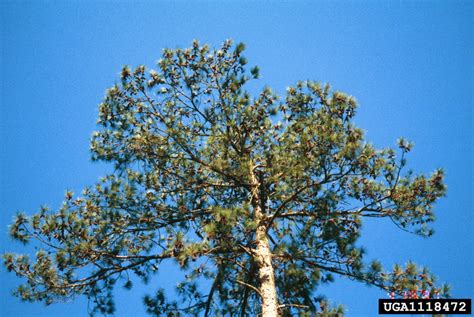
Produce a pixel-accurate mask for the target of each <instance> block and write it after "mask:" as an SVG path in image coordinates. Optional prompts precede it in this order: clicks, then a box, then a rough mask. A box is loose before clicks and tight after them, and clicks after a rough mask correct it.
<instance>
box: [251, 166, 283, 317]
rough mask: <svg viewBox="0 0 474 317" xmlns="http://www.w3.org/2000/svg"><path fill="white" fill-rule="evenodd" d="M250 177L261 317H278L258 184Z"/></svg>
mask: <svg viewBox="0 0 474 317" xmlns="http://www.w3.org/2000/svg"><path fill="white" fill-rule="evenodd" d="M251 176H252V182H253V186H252V205H253V206H252V207H253V209H254V217H255V220H256V222H257V224H258V226H257V229H256V232H255V240H256V247H255V250H254V251H255V263H256V264H257V269H258V279H259V282H260V285H259V291H260V296H261V297H262V317H278V300H277V294H276V285H275V273H274V271H273V265H272V252H271V250H270V243H269V241H268V236H267V229H266V226H265V221H264V220H265V219H264V218H265V215H264V214H263V211H262V207H261V199H260V198H261V197H260V190H259V189H260V186H261V185H262V184H260V182H259V180H257V178H256V177H255V174H254V171H253V170H252V171H251Z"/></svg>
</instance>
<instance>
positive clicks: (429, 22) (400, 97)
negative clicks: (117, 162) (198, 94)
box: [0, 1, 474, 317]
mask: <svg viewBox="0 0 474 317" xmlns="http://www.w3.org/2000/svg"><path fill="white" fill-rule="evenodd" d="M191 3H192V4H191ZM0 11H1V20H0V21H1V22H0V23H1V70H0V72H1V104H0V133H1V139H0V241H1V247H0V252H5V251H7V250H8V251H11V250H18V251H20V250H22V248H21V246H20V245H18V244H16V243H13V242H12V241H11V239H10V238H9V237H8V236H7V225H8V224H9V223H10V222H11V219H12V216H13V215H14V214H15V212H17V211H18V210H24V211H26V212H27V213H33V212H35V211H37V209H38V207H39V206H40V205H41V204H48V205H49V206H51V207H54V208H56V207H58V206H59V205H60V203H61V201H62V198H63V194H64V191H65V190H66V189H72V190H74V191H76V192H79V191H80V190H81V188H83V187H84V186H86V185H89V184H92V183H94V182H95V181H96V180H97V179H98V177H99V176H101V175H103V174H105V173H106V172H107V171H108V170H109V168H108V167H107V166H105V165H101V164H97V163H92V162H91V161H90V156H89V150H88V148H89V137H90V135H91V133H92V132H93V131H94V129H96V126H95V120H96V116H97V105H98V104H99V102H100V101H101V99H102V97H103V95H104V91H105V89H106V88H108V87H109V86H111V85H112V84H114V82H115V81H117V80H118V74H119V72H120V69H121V66H122V65H123V64H130V65H138V64H142V63H144V64H146V65H151V66H152V65H154V62H155V61H156V60H157V59H158V58H159V57H160V54H161V50H162V48H164V47H172V48H174V47H177V46H187V45H190V44H191V41H192V39H194V38H197V39H199V40H200V41H202V42H207V43H209V44H211V45H219V44H220V43H221V42H222V41H223V40H224V39H226V38H233V39H235V40H236V41H243V42H245V43H246V44H247V47H248V50H247V53H246V56H247V57H248V59H249V61H250V64H251V65H255V64H257V65H259V66H260V68H261V74H262V78H261V80H260V85H261V86H263V85H270V86H271V87H273V88H274V90H275V91H277V92H280V93H282V94H283V92H284V89H285V88H286V87H287V86H289V85H292V84H294V83H295V82H296V81H297V80H299V79H314V80H318V81H322V82H326V81H327V82H330V83H331V84H332V86H333V87H334V88H335V89H338V90H342V91H345V92H347V93H349V94H352V95H354V96H355V97H356V98H357V99H358V101H359V103H360V108H359V112H358V116H357V118H356V122H357V123H358V125H359V126H360V127H362V128H363V129H364V130H365V131H366V134H367V138H368V140H371V141H373V142H374V143H375V144H376V145H377V146H379V147H385V146H392V145H394V144H395V140H396V139H397V138H398V137H400V136H405V137H406V138H408V139H410V140H413V141H414V142H415V148H414V151H413V152H412V153H411V155H410V156H409V158H408V159H409V166H410V167H411V168H413V169H414V170H416V171H419V172H426V173H428V172H431V171H432V170H433V169H435V168H437V167H444V169H445V170H446V175H447V185H448V194H447V197H446V198H444V199H442V200H441V201H440V202H439V204H437V206H436V211H437V215H438V220H437V222H436V224H435V229H436V233H435V235H434V236H433V237H432V238H431V239H422V238H419V237H416V236H413V235H409V234H407V233H404V232H401V231H399V230H397V229H396V228H394V227H393V225H391V224H389V223H385V222H373V223H367V224H366V226H365V228H364V233H363V238H362V239H361V243H362V244H364V245H365V246H366V247H367V250H368V258H378V259H380V260H381V261H382V263H383V264H384V265H386V266H391V264H392V263H395V262H399V263H404V262H406V261H407V260H409V259H413V260H415V261H416V262H418V263H420V264H423V265H427V266H429V267H430V268H431V269H432V271H433V272H435V273H436V274H437V275H438V276H439V279H440V281H446V282H449V283H450V284H451V285H452V287H453V295H454V296H455V297H473V295H474V294H473V290H474V286H473V277H472V276H473V275H474V274H473V273H474V272H473V268H474V263H473V247H472V245H473V242H474V236H473V230H474V225H473V200H472V197H473V190H472V186H473V181H472V172H473V171H472V167H473V127H472V120H473V112H472V109H473V98H472V97H473V96H472V94H473V82H472V73H473V65H472V58H473V56H474V55H473V43H472V41H473V40H472V39H473V34H472V33H473V21H472V14H473V5H472V3H471V2H469V1H464V2H460V1H442V2H441V1H417V2H414V1H410V2H409V1H379V2H378V1H372V2H361V1H357V2H356V1H335V2H333V1H323V2H321V1H320V2H313V1H311V2H310V1H307V2H276V1H275V2H269V1H267V2H259V3H253V2H245V1H244V2H240V1H239V2H237V1H236V2H230V1H224V2H217V1H215V2H213V1H208V2H199V1H198V2H194V1H193V2H191V1H190V2H184V1H183V2H181V1H178V2H159V3H155V2H152V1H147V2H131V1H130V2H126V3H119V2H118V1H117V2H111V1H104V2H85V1H80V2H72V1H63V2H59V1H36V2H33V1H17V2H9V1H2V2H1V4H0ZM165 271H166V270H165ZM175 273H176V272H175V271H174V270H173V269H170V270H168V271H167V274H161V275H159V276H158V278H157V279H154V280H153V281H152V285H151V286H149V287H147V288H140V287H138V288H134V289H133V291H131V292H127V291H124V290H120V291H118V292H117V314H116V315H117V316H130V315H131V314H132V313H133V314H134V315H135V316H142V315H145V312H144V310H143V308H142V305H141V297H142V296H143V294H144V293H145V291H146V290H149V289H153V287H154V286H168V287H172V286H173V285H174V284H175V283H176V280H177V279H176V277H175ZM0 280H1V285H0V298H1V300H0V315H1V316H69V317H74V316H84V315H86V307H87V303H86V301H85V300H84V299H82V298H78V299H77V300H76V301H74V302H71V303H65V304H58V305H53V306H51V307H45V306H43V305H42V304H29V303H21V302H20V301H19V300H18V299H16V298H14V297H12V296H10V293H11V291H12V289H13V287H14V286H15V285H17V284H18V282H19V280H18V279H17V278H15V277H14V276H13V275H12V274H7V273H6V271H5V269H4V268H3V266H2V267H1V268H0ZM321 293H323V294H326V295H328V297H329V298H330V299H331V300H332V301H333V302H334V303H344V304H346V307H347V310H348V313H347V315H348V316H371V315H375V312H376V309H377V308H376V303H377V298H379V297H385V296H386V294H384V293H382V292H380V291H378V290H377V289H375V288H367V287H366V286H364V285H361V284H357V283H356V282H348V281H345V280H341V281H338V282H336V283H334V284H333V285H331V286H329V287H325V288H322V289H321Z"/></svg>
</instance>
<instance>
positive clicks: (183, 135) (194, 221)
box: [4, 40, 447, 317]
mask: <svg viewBox="0 0 474 317" xmlns="http://www.w3.org/2000/svg"><path fill="white" fill-rule="evenodd" d="M244 49H245V46H244V44H238V45H233V44H232V42H231V41H230V40H228V41H225V42H224V44H223V45H222V46H221V47H220V48H219V49H214V50H211V49H210V48H209V47H208V46H207V45H200V44H199V43H198V42H197V41H194V42H193V45H192V47H190V48H186V49H179V48H178V49H174V50H171V49H165V50H164V51H163V57H162V59H160V60H159V61H158V70H156V71H155V70H149V71H148V70H147V69H146V68H145V66H138V67H136V68H135V69H134V70H132V69H130V68H129V67H124V68H123V70H122V73H121V82H120V84H117V85H115V86H113V87H112V88H110V89H109V90H108V91H107V94H106V97H105V99H104V101H103V103H101V104H100V107H99V120H98V123H99V125H100V127H101V128H100V131H98V132H95V133H94V134H93V137H92V140H91V152H92V157H93V159H94V160H99V161H106V162H111V163H113V164H114V166H115V172H114V173H112V174H111V175H108V176H106V177H104V178H103V179H101V180H100V181H99V182H98V183H97V184H96V185H94V186H91V187H90V188H86V189H85V190H84V191H83V192H82V194H81V195H79V196H75V195H74V194H73V193H71V192H67V193H66V197H65V200H64V203H63V205H62V207H61V208H59V210H57V211H54V212H52V211H50V210H48V209H47V208H42V209H41V210H40V211H39V212H38V213H37V214H35V215H33V216H29V217H27V216H25V215H23V214H19V215H18V216H17V218H16V220H15V221H14V223H13V224H12V225H11V228H10V232H11V235H12V237H13V238H15V239H17V240H19V241H22V242H24V243H27V242H29V241H30V240H35V241H36V242H35V243H39V245H40V246H41V249H40V251H39V252H38V253H37V254H36V257H35V259H34V260H30V259H29V258H28V256H27V255H19V254H13V253H8V254H5V255H4V262H5V265H6V267H7V269H8V270H9V271H13V272H15V273H16V274H17V275H18V276H21V277H23V278H25V279H26V282H25V284H24V285H21V286H20V287H18V289H17V290H16V295H18V296H19V297H20V298H21V299H23V300H28V301H44V302H45V303H47V304H50V303H53V302H55V301H58V300H62V299H64V298H71V297H74V296H76V295H79V294H82V295H85V296H87V297H88V298H89V299H90V301H91V302H92V303H93V304H94V309H93V310H92V311H91V313H96V312H100V313H104V314H108V313H113V312H114V302H113V298H112V293H113V288H114V286H115V285H116V284H117V283H120V284H122V283H123V285H124V286H125V287H126V288H131V287H132V282H131V280H130V274H129V273H132V272H133V273H134V274H136V275H137V276H138V277H140V278H141V279H142V280H143V281H144V282H147V281H149V280H150V278H151V277H152V275H153V274H155V272H157V270H159V268H160V265H161V264H162V263H163V262H164V261H169V260H171V261H172V260H174V261H175V262H176V264H177V265H178V266H179V267H180V268H181V269H182V270H183V271H185V273H186V279H185V280H184V281H183V282H181V283H179V284H178V286H177V293H178V295H179V296H178V297H176V296H172V298H175V299H174V300H169V298H167V296H165V294H164V291H163V290H162V289H159V288H158V289H157V291H156V294H153V295H151V296H146V297H145V298H144V305H145V306H146V309H147V312H148V313H150V314H152V315H155V316H160V315H166V316H181V315H199V316H220V315H226V316H228V315H232V316H255V315H257V314H261V315H262V316H264V317H270V316H293V315H295V314H296V315H300V316H313V315H314V314H315V313H319V314H321V315H322V316H330V315H334V314H342V312H343V309H342V307H329V305H328V304H327V302H326V301H325V300H323V299H322V298H321V297H320V296H317V295H316V290H317V288H318V285H320V284H321V283H327V282H331V281H332V280H333V278H334V276H344V277H348V278H350V279H353V280H356V281H360V282H363V283H367V284H369V285H374V286H376V287H379V288H381V289H383V290H384V292H385V291H386V292H389V293H390V294H392V296H397V297H403V296H404V297H407V296H409V297H415V296H418V295H417V294H421V292H424V293H422V294H424V295H423V296H437V295H438V296H443V294H444V293H446V292H447V289H446V288H438V287H436V286H435V284H434V277H433V276H432V275H431V274H430V273H429V271H428V270H427V269H426V268H419V267H418V266H417V265H415V264H414V263H411V262H410V263H408V264H407V265H406V267H402V266H399V265H395V266H394V267H393V269H389V270H385V269H383V268H382V266H381V264H380V263H379V262H378V261H372V262H370V261H369V262H367V260H366V259H365V258H364V250H363V249H362V248H361V247H358V246H356V242H357V241H358V238H359V236H360V229H361V224H362V220H363V219H364V218H366V217H372V218H387V219H389V220H391V221H392V222H393V224H394V225H396V226H398V227H399V228H401V229H402V230H404V231H410V232H413V233H416V234H418V235H421V236H430V235H431V234H432V231H431V229H430V228H429V227H428V225H429V223H430V222H432V221H433V220H434V216H433V212H432V207H433V203H434V202H435V201H436V200H437V199H438V198H439V197H441V196H443V195H444V193H445V185H444V184H443V172H442V170H436V171H434V172H433V173H432V174H431V176H422V175H419V176H416V175H414V174H413V173H412V172H404V170H403V168H404V166H405V165H406V161H405V156H406V154H407V153H408V152H409V151H410V150H411V148H412V145H411V144H410V143H409V142H407V141H405V140H403V139H400V140H399V141H398V148H396V149H391V148H386V149H382V150H379V149H375V148H374V147H373V146H372V145H371V144H370V143H367V142H366V141H364V134H363V131H362V130H361V129H359V128H357V127H356V126H354V124H353V123H352V122H351V120H352V119H353V117H354V115H355V113H356V106H357V105H356V101H355V99H354V98H353V97H351V96H348V95H346V94H344V93H342V92H339V91H332V90H331V89H330V87H329V85H327V84H325V85H321V84H318V83H315V82H311V81H302V82H298V83H297V84H296V85H295V86H294V87H290V88H288V89H287V92H286V97H284V98H279V97H277V96H276V95H275V94H274V93H273V92H272V91H271V89H270V88H264V89H263V90H262V91H261V92H259V93H258V94H256V95H255V96H252V95H251V93H250V92H249V91H248V90H246V87H248V85H247V86H246V84H247V82H248V81H250V80H251V79H256V78H258V76H259V69H258V67H254V68H251V69H250V71H248V70H247V69H246V64H247V60H246V58H245V57H244V56H243V55H242V53H243V51H244ZM206 280H208V282H204V281H206ZM407 294H409V295H407ZM168 297H169V296H168ZM176 298H177V299H176Z"/></svg>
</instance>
